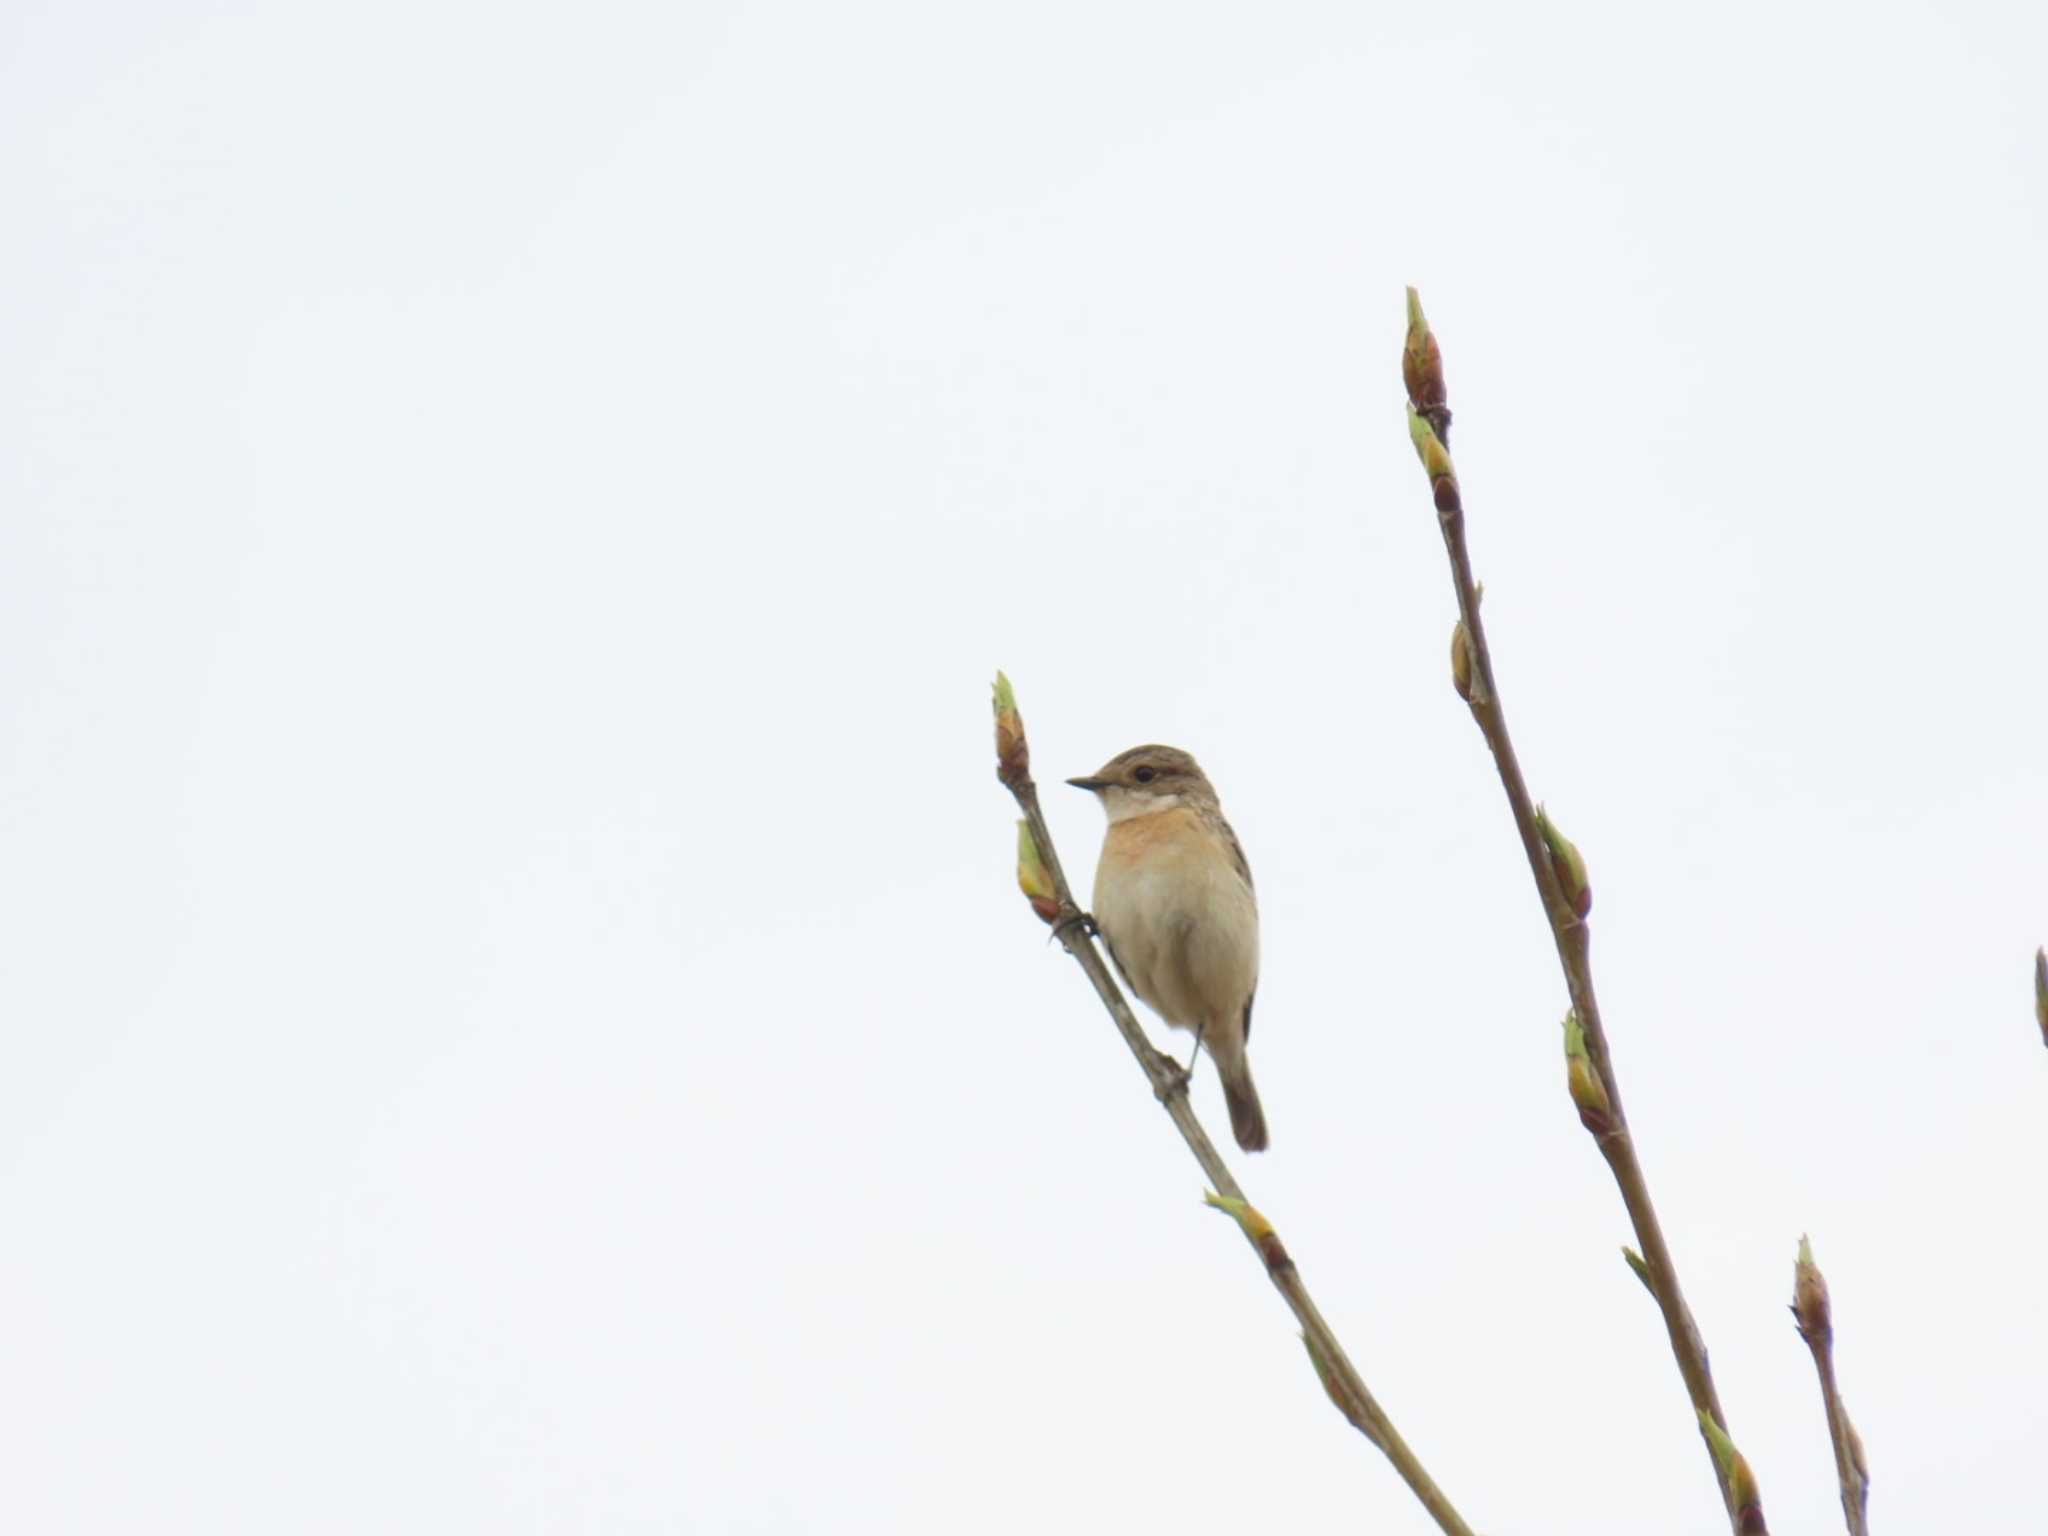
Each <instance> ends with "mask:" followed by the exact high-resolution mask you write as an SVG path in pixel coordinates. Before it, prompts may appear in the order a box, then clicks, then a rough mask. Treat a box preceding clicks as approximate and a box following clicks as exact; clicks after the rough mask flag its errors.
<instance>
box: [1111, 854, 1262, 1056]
mask: <svg viewBox="0 0 2048 1536" xmlns="http://www.w3.org/2000/svg"><path fill="white" fill-rule="evenodd" d="M1195 854H1196V856H1192V857H1189V856H1181V857H1175V856H1173V855H1171V854H1168V853H1166V852H1165V851H1164V850H1161V849H1159V848H1157V847H1156V846H1155V847H1153V848H1151V849H1148V850H1147V852H1146V856H1145V857H1143V858H1140V859H1137V860H1122V859H1116V858H1113V857H1111V856H1110V855H1109V853H1108V851H1107V850H1105V855H1104V858H1103V862H1102V864H1101V865H1100V866H1099V867H1098V868H1097V870H1096V872H1095V920H1096V922H1097V923H1098V924H1100V925H1101V928H1102V932H1103V934H1104V936H1105V937H1106V938H1107V939H1108V940H1109V944H1110V948H1111V949H1112V950H1114V951H1115V954H1116V959H1117V963H1118V964H1119V965H1120V966H1121V967H1122V968H1123V972H1124V976H1125V979H1126V980H1128V981H1129V982H1130V984H1131V989H1132V990H1133V991H1135V992H1136V993H1137V994H1138V996H1139V997H1141V998H1143V999H1144V1000H1145V1001H1146V1003H1148V1004H1149V1005H1151V1007H1152V1008H1153V1010H1154V1011H1155V1012H1157V1013H1158V1014H1159V1016H1160V1017H1161V1018H1163V1019H1165V1020H1166V1022H1167V1023H1169V1024H1177V1025H1179V1026H1180V1027H1181V1028H1183V1029H1195V1028H1202V1029H1205V1030H1215V1029H1219V1028H1234V1027H1235V1026H1237V1025H1239V1024H1241V1022H1242V1020H1243V1018H1244V1010H1245V1004H1246V1003H1248V1002H1249V1001H1250V1000H1251V996H1252V992H1253V990H1254V989H1255V988H1256V987H1257V986H1258V981H1259V913H1258V907H1257V905H1256V903H1255V902H1254V901H1253V899H1252V893H1251V890H1250V888H1249V887H1248V886H1246V885H1245V883H1244V881H1243V880H1241V879H1239V878H1238V875H1237V871H1236V870H1235V869H1233V868H1232V867H1231V865H1230V863H1229V862H1228V860H1227V858H1226V857H1223V856H1221V854H1220V850H1211V849H1207V848H1199V847H1198V848H1197V849H1196V850H1195Z"/></svg>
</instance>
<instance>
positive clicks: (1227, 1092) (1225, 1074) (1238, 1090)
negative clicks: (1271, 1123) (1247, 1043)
mask: <svg viewBox="0 0 2048 1536" xmlns="http://www.w3.org/2000/svg"><path fill="white" fill-rule="evenodd" d="M1216 1071H1217V1075H1218V1076H1220V1077H1221V1078H1222V1079H1223V1102H1224V1103H1225V1104H1227V1105H1229V1106H1230V1129H1231V1131H1232V1132H1233V1133H1235V1135H1236V1136H1237V1144H1238V1145H1239V1146H1240V1147H1243V1148H1244V1149H1245V1151H1247V1152H1263V1151H1265V1150H1266V1112H1265V1111H1264V1110H1263V1109H1261V1108H1260V1107H1259V1090H1258V1089H1256V1088H1254V1087H1253V1086H1252V1069H1251V1068H1250V1067H1249V1066H1248V1065H1246V1063H1245V1059H1244V1056H1243V1055H1242V1053H1240V1054H1239V1056H1238V1058H1237V1060H1235V1061H1225V1060H1224V1059H1223V1058H1221V1057H1218V1058H1217V1059H1216Z"/></svg>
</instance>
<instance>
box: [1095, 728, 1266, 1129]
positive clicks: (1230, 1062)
mask: <svg viewBox="0 0 2048 1536" xmlns="http://www.w3.org/2000/svg"><path fill="white" fill-rule="evenodd" d="M1067 782H1068V783H1069V784H1072V785H1073V786H1074V787H1075V788H1077V789H1086V790H1090V791H1092V792H1093V793H1094V795H1095V797H1096V798H1097V799H1098V800H1100V801H1101V802H1102V809H1103V811H1104V813H1105V814H1107V815H1108V817H1109V831H1108V832H1107V833H1106V834H1105V835H1104V837H1103V839H1102V857H1101V859H1100V860H1098V861H1097V863H1096V866H1095V925H1096V927H1097V928H1098V929H1099V930H1100V931H1101V933H1102V937H1103V939H1104V940H1105V941H1106V942H1107V943H1108V945H1109V956H1110V958H1111V959H1112V960H1114V961H1115V962H1116V968H1117V969H1118V970H1119V971H1121V972H1122V973H1123V978H1124V980H1125V981H1126V982H1128V983H1129V984H1130V988H1131V990H1132V991H1133V992H1135V993H1137V994H1138V996H1140V997H1142V998H1143V999H1144V1000H1145V1001H1146V1002H1147V1003H1148V1004H1150V1005H1151V1007H1152V1009H1153V1011H1154V1012H1155V1013H1157V1014H1158V1015H1159V1016H1160V1017H1161V1018H1162V1019H1164V1020H1166V1022H1167V1023H1169V1024H1172V1025H1176V1026H1178V1027H1179V1028H1181V1029H1191V1030H1193V1031H1194V1032H1195V1050H1196V1053H1197V1054H1199V1053H1200V1052H1201V1049H1202V1047H1203V1046H1204V1045H1206V1046H1208V1048H1209V1054H1210V1055H1211V1056H1212V1057H1214V1058H1215V1061H1216V1071H1217V1073H1218V1075H1219V1076H1221V1077H1222V1079H1223V1099H1224V1102H1225V1103H1226V1104H1228V1105H1229V1106H1230V1128H1231V1130H1232V1131H1234V1132H1235V1133H1236V1135H1237V1144H1238V1145H1239V1146H1240V1147H1242V1148H1244V1149H1245V1151H1247V1152H1263V1151H1264V1150H1265V1149H1266V1116H1265V1113H1264V1111H1262V1110H1261V1109H1260V1108H1259V1095H1258V1091H1257V1090H1256V1089H1254V1088H1253V1087H1252V1073H1251V1067H1250V1066H1249V1065H1248V1064H1247V1063H1246V1061H1245V1054H1244V1048H1245V1038H1246V1037H1247V1036H1248V1035H1249V1034H1250V1033H1251V1027H1252V994H1253V993H1255V992H1256V991H1257V990H1258V986H1259V903H1258V898H1257V897H1256V896H1254V895H1253V894H1252V871H1251V866H1250V865H1248V864H1247V863H1245V858H1244V849H1243V848H1241V847H1239V846H1238V841H1237V834H1236V833H1235V832H1233V831H1231V830H1230V823H1229V822H1227V821H1225V820H1224V819H1223V810H1222V807H1221V805H1220V804H1219V803H1218V801H1217V798H1216V790H1215V787H1214V786H1213V785H1211V784H1210V782H1209V780H1208V778H1207V777H1206V776H1205V775H1204V774H1203V772H1202V769H1201V766H1200V765H1199V764H1197V763H1196V762H1195V760H1194V759H1193V758H1192V757H1190V756H1189V755H1188V754H1187V753H1185V752H1183V751H1181V750H1180V749H1179V748H1177V747H1160V746H1147V747H1133V748H1131V750H1130V751H1128V752H1124V753H1120V754H1119V755H1118V756H1116V757H1113V758H1111V759H1110V760H1109V761H1108V762H1106V763H1104V764H1103V765H1102V767H1101V768H1100V769H1098V770H1097V771H1096V772H1095V773H1093V774H1090V775H1089V776H1087V777H1086V778H1079V779H1069V780H1067Z"/></svg>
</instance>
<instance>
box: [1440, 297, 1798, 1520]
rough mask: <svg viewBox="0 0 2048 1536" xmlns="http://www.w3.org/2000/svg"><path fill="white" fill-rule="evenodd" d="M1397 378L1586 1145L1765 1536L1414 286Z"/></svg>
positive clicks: (1742, 1510) (1465, 686) (1737, 1508)
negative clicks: (1532, 787)
mask: <svg viewBox="0 0 2048 1536" xmlns="http://www.w3.org/2000/svg"><path fill="white" fill-rule="evenodd" d="M1402 375H1403V378H1404V381H1405V382H1406V384H1407V388H1408V400H1409V431H1410V435H1411V436H1412V437H1413V439H1414V442H1415V447H1416V451H1417V453H1418V454H1419V455H1420V456H1421V458H1422V463H1423V468H1424V470H1425V471H1426V472H1427V473H1428V475H1429V480H1430V488H1431V492H1432V495H1433V499H1434V501H1435V504H1436V511H1437V524H1438V527H1439V529H1440V530H1441V532H1442V534H1443V539H1444V550H1445V552H1446V554H1448V556H1449V557H1450V565H1451V586H1452V589H1453V590H1454V591H1455V592H1456V594H1457V599H1458V627H1457V629H1456V630H1454V631H1453V641H1452V646H1453V652H1452V655H1453V683H1454V685H1455V686H1456V687H1457V690H1458V693H1459V696H1460V697H1462V698H1463V699H1464V700H1465V702H1466V703H1467V704H1468V705H1469V706H1470V708H1471V710H1472V718H1473V720H1474V721H1475V722H1477V724H1478V726H1479V731H1480V734H1481V735H1482V736H1484V737H1485V738H1486V745H1487V747H1488V748H1489V749H1490V750H1491V751H1492V753H1493V761H1494V766H1495V768H1496V769H1497V770H1498V771H1499V773H1500V782H1501V788H1502V789H1503V790H1505V791H1506V792H1507V799H1508V809H1509V810H1510V812H1512V814H1513V816H1514V820H1515V830H1516V832H1517V833H1518V834H1520V836H1521V839H1522V851H1523V852H1524V853H1525V854H1526V855H1527V856H1528V860H1529V872H1530V874H1531V875H1532V876H1534V877H1535V881H1536V892H1537V895H1538V896H1539V897H1540V898H1541V899H1542V902H1543V913H1544V916H1545V917H1546V918H1547V919H1548V920H1549V923H1550V931H1551V937H1552V939H1553V941H1554V942H1555V944H1556V946H1557V958H1558V963H1559V964H1560V965H1561V966H1562V967H1563V970H1564V979H1565V987H1566V990H1567V991H1568V992H1569V993H1570V996H1571V1005H1572V1013H1573V1015H1574V1016H1575V1017H1576V1019H1577V1022H1578V1027H1579V1029H1580V1031H1582V1033H1583V1036H1584V1043H1585V1050H1586V1054H1587V1056H1588V1058H1589V1059H1590V1061H1591V1063H1592V1066H1593V1069H1594V1071H1595V1072H1597V1073H1598V1075H1599V1079H1600V1084H1601V1086H1602V1087H1603V1088H1604V1089H1605V1094H1604V1105H1603V1109H1604V1113H1605V1116H1606V1117H1607V1121H1608V1124H1606V1125H1603V1126H1602V1127H1600V1128H1599V1129H1597V1130H1596V1129H1595V1128H1594V1126H1593V1125H1592V1124H1591V1123H1589V1124H1588V1129H1589V1130H1593V1131H1594V1142H1595V1144H1596V1145H1597V1146H1598V1147H1599V1149H1600V1154H1601V1156H1602V1157H1604V1158H1606V1160H1607V1166H1608V1168H1609V1169H1610V1170H1611V1171H1612V1172H1613V1174H1614V1182H1615V1184H1616V1186H1617V1187H1618V1188H1619V1189H1620V1191H1621V1198H1622V1203H1623V1205H1625V1206H1626V1207H1627V1208H1628V1215H1629V1221H1630V1222H1631V1223H1632V1224H1633V1225H1634V1227H1635V1232H1636V1241H1637V1243H1638V1245H1639V1247H1640V1251H1641V1254H1642V1262H1643V1271H1642V1273H1643V1275H1644V1278H1645V1280H1646V1282H1647V1283H1648V1285H1649V1287H1650V1294H1651V1295H1652V1296H1654V1297H1655V1298H1656V1301H1657V1308H1658V1310H1659V1312H1661V1313H1662V1314H1663V1318H1664V1329H1665V1332H1666V1333H1667V1334H1668V1335H1669V1336H1670V1340H1671V1353H1672V1356H1673V1358H1674V1359H1676V1360H1677V1362H1678V1371H1679V1375H1680V1376H1682V1377H1683V1378H1684V1379H1685V1390H1686V1394H1687V1396H1689V1397H1690V1398H1691V1399H1692V1405H1693V1408H1694V1410H1695V1412H1696V1413H1697V1414H1699V1415H1700V1416H1701V1418H1702V1427H1701V1438H1702V1440H1703V1441H1704V1442H1705V1444H1706V1447H1707V1452H1708V1455H1709V1457H1710V1458H1711V1459H1712V1460H1713V1463H1714V1472H1715V1476H1716V1478H1717V1480H1718V1481H1719V1483H1720V1485H1721V1496H1722V1500H1723V1502H1724V1503H1725V1504H1726V1505H1727V1508H1728V1515H1729V1521H1730V1524H1731V1525H1732V1526H1733V1528H1734V1529H1735V1530H1736V1531H1737V1532H1738V1533H1741V1536H1756V1533H1761V1532H1763V1531H1764V1530H1765V1526H1764V1521H1763V1512H1762V1509H1761V1508H1760V1507H1757V1506H1755V1505H1753V1504H1752V1505H1750V1506H1749V1507H1745V1501H1743V1500H1741V1499H1739V1498H1738V1496H1737V1493H1736V1491H1735V1490H1734V1489H1733V1488H1732V1487H1731V1484H1730V1479H1729V1462H1728V1458H1727V1457H1725V1456H1723V1455H1721V1454H1720V1453H1719V1451H1718V1450H1717V1445H1716V1440H1715V1437H1714V1436H1713V1435H1712V1434H1711V1433H1710V1432H1709V1431H1708V1430H1707V1428H1706V1427H1705V1426H1706V1423H1707V1422H1709V1421H1710V1422H1711V1423H1712V1424H1713V1425H1714V1426H1715V1427H1717V1428H1718V1429H1719V1430H1720V1431H1721V1432H1722V1435H1721V1438H1722V1440H1723V1441H1725V1440H1726V1430H1727V1425H1728V1420H1727V1417H1726V1416H1725V1415H1724V1414H1723V1413H1722V1411H1721V1401H1720V1398H1719V1396H1718V1394H1716V1392H1715V1390H1714V1377H1713V1373H1712V1372H1711V1371H1710V1370H1709V1369H1708V1366H1707V1350H1706V1346H1705V1344H1704V1343H1703V1342H1702V1341H1701V1339H1700V1333H1699V1329H1698V1327H1697V1326H1696V1325H1695V1324H1694V1322H1693V1319H1692V1312H1691V1310H1690V1309H1689V1308H1688V1307H1687V1306H1686V1304H1685V1295H1684V1292H1683V1291H1682V1290H1681V1289H1680V1288H1679V1283H1678V1270H1677V1268H1676V1266H1675V1265H1674V1264H1673V1262H1672V1259H1671V1249H1670V1246H1669V1245H1668V1244H1667V1243H1666V1242H1665V1241H1664V1228H1663V1225H1662V1223H1661V1222H1659V1221H1658V1219H1657V1208H1656V1206H1655V1205H1654V1204H1652V1203H1651V1200H1650V1189H1649V1184H1648V1183H1647V1181H1646V1180H1645V1179H1644V1177H1643V1170H1642V1165H1641V1163H1640V1162H1638V1161H1637V1158H1636V1146H1635V1137H1634V1135H1633V1133H1632V1132H1631V1131H1630V1129H1629V1124H1628V1116H1627V1115H1626V1113H1625V1112H1624V1111H1623V1109H1622V1102H1621V1086H1620V1084H1619V1083H1618V1082H1617V1081H1616V1079H1615V1074H1614V1061H1613V1054H1612V1052H1611V1051H1610V1050H1609V1049H1608V1043H1607V1030H1606V1028H1605V1026H1604V1025H1603V1024H1602V1022H1601V1018H1600V1003H1599V1000H1598V998H1596V997H1595V996H1594V992H1593V967H1592V962H1591V959H1590V954H1589V950H1590V945H1591V938H1592V935H1591V930H1590V929H1588V927H1587V926H1586V914H1587V912H1588V911H1590V910H1591V907H1592V890H1591V887H1590V886H1589V884H1588V883H1587V879H1586V870H1585V862H1584V860H1583V859H1582V858H1580V857H1579V854H1578V850H1577V849H1576V848H1573V847H1572V846H1571V844H1570V843H1569V842H1568V841H1567V840H1565V839H1564V838H1563V836H1562V834H1560V833H1558V832H1557V831H1556V828H1555V827H1554V826H1552V825H1551V824H1550V823H1549V821H1548V818H1546V817H1545V816H1544V814H1543V812H1542V811H1541V810H1540V809H1539V808H1538V807H1537V805H1536V803H1535V801H1534V800H1533V799H1532V798H1531V797H1530V794H1529V787H1528V784H1527V783H1526V782H1525V781H1524V779H1523V777H1522V765H1521V763H1520V762H1519V760H1518V759H1517V758H1516V756H1515V747H1514V742H1513V741H1512V740H1511V739H1510V737H1509V735H1508V724H1507V715H1506V713H1505V711H1504V710H1503V708H1502V705H1501V697H1500V686H1499V684H1498V682H1497V681H1496V680H1495V678H1494V673H1493V651H1492V648H1491V647H1490V646H1489V644H1488V643H1487V638H1486V624H1485V621H1484V620H1482V619H1481V618H1480V616H1479V587H1478V584H1477V583H1476V582H1475V581H1474V580H1473V577H1472V557H1471V553H1470V551H1469V549H1468V548H1467V546H1466V541H1465V508H1464V501H1463V497H1462V494H1461V492H1460V490H1459V487H1458V479H1457V473H1456V470H1455V468H1454V467H1453V465H1452V462H1451V455H1450V449H1449V446H1448V441H1449V435H1450V427H1451V412H1450V406H1449V403H1448V397H1447V394H1446V391H1445V388H1444V377H1443V359H1442V355H1441V353H1440V351H1439V349H1438V346H1437V340H1436V337H1435V335H1434V334H1433V333H1432V332H1431V331H1430V329H1429V324H1428V321H1427V320H1426V319H1425V318H1424V317H1423V313H1422V305H1421V302H1420V300H1419V299H1418V298H1417V297H1416V293H1415V290H1414V289H1412V288H1411V289H1409V290H1408V338H1407V343H1406V346H1405V348H1404V350H1403V355H1402ZM1751 1492H1752V1493H1753V1485H1752V1489H1751Z"/></svg>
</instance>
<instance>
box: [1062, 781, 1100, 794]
mask: <svg viewBox="0 0 2048 1536" xmlns="http://www.w3.org/2000/svg"><path fill="white" fill-rule="evenodd" d="M1067 782H1068V783H1069V784H1071V785H1073V786H1074V788H1076V789H1085V790H1087V791H1088V792H1089V793H1090V794H1100V793H1101V792H1102V791H1103V790H1105V789H1107V788H1109V780H1107V779H1069V780H1067Z"/></svg>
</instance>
